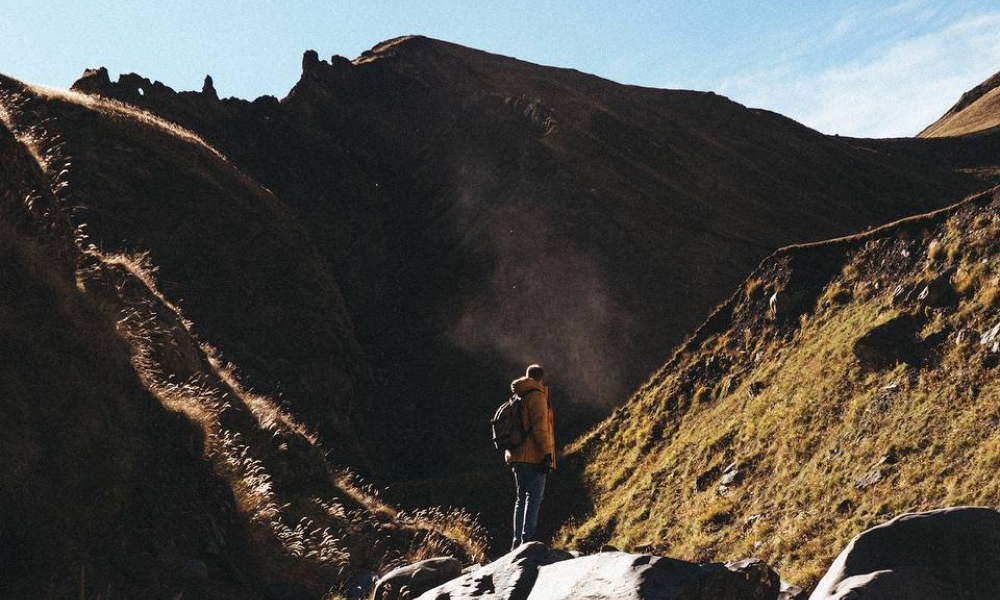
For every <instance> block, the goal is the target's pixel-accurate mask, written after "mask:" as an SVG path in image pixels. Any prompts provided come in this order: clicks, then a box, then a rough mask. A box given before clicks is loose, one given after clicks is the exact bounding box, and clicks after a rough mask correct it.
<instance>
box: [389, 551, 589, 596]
mask: <svg viewBox="0 0 1000 600" xmlns="http://www.w3.org/2000/svg"><path fill="white" fill-rule="evenodd" d="M571 558H573V555H572V554H570V553H569V552H562V551H561V550H553V549H552V548H549V547H548V546H546V545H545V544H542V543H540V542H529V543H527V544H522V545H520V546H518V547H517V549H516V550H513V551H511V552H509V553H508V554H506V555H504V556H503V557H501V558H499V559H497V560H495V561H493V562H491V563H490V564H488V565H485V566H483V567H480V568H479V569H476V570H475V571H472V572H471V573H468V574H466V575H463V576H462V577H459V578H458V579H454V580H452V581H449V582H448V583H446V584H444V585H442V586H440V587H437V588H434V589H432V590H430V591H429V592H427V593H425V594H423V595H422V596H420V598H418V600H460V599H462V598H477V599H480V600H525V599H526V598H527V597H528V594H529V593H530V592H531V589H532V586H533V585H534V584H535V579H536V578H537V577H538V571H539V568H540V567H542V566H543V565H551V564H553V563H558V562H560V561H567V560H569V559H571ZM376 598H378V596H376Z"/></svg>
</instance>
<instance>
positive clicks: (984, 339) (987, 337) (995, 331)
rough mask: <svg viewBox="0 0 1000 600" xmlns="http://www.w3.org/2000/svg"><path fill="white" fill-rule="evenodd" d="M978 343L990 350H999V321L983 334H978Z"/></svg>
mask: <svg viewBox="0 0 1000 600" xmlns="http://www.w3.org/2000/svg"><path fill="white" fill-rule="evenodd" d="M979 345H981V346H986V348H987V349H988V350H989V351H990V352H997V351H998V350H1000V323H997V324H996V325H994V326H993V327H990V328H989V329H987V330H986V332H985V333H983V335H981V336H979Z"/></svg>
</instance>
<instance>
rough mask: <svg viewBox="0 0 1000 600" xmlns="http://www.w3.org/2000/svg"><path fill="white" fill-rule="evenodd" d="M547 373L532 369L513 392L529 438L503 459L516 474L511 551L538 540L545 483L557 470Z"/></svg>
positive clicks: (511, 386) (514, 384)
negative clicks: (539, 518)
mask: <svg viewBox="0 0 1000 600" xmlns="http://www.w3.org/2000/svg"><path fill="white" fill-rule="evenodd" d="M544 377H545V371H544V370H543V369H542V367H541V366H539V365H531V366H530V367H528V369H527V371H526V372H525V376H524V377H521V378H520V379H515V380H514V381H512V382H511V384H510V389H511V391H513V392H514V393H515V394H517V395H518V396H520V397H521V399H522V402H521V424H522V425H523V426H524V430H525V431H526V432H527V436H526V437H525V440H524V442H523V443H521V445H519V446H517V447H515V448H512V449H510V450H507V452H506V453H505V454H504V458H505V459H506V461H507V464H508V465H510V466H511V469H512V470H513V471H514V484H515V485H516V486H517V501H516V503H515V504H514V543H513V545H512V546H511V549H513V548H517V547H518V546H520V545H521V544H523V543H524V542H530V541H531V540H533V539H534V537H535V527H536V526H537V525H538V510H539V509H540V508H541V506H542V498H543V497H544V496H545V479H546V477H547V476H548V473H549V471H550V470H552V469H555V468H556V436H555V427H554V412H553V410H552V401H551V400H550V399H549V387H548V386H547V385H545V383H543V379H544Z"/></svg>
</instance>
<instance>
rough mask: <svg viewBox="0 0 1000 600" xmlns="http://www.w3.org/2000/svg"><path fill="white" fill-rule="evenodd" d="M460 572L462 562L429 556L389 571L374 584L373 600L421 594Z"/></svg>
mask: <svg viewBox="0 0 1000 600" xmlns="http://www.w3.org/2000/svg"><path fill="white" fill-rule="evenodd" d="M461 574H462V563H461V562H459V561H458V560H456V559H454V558H452V557H450V556H445V557H440V558H429V559H427V560H422V561H420V562H418V563H414V564H412V565H405V566H402V567H399V568H397V569H393V570H392V571H389V572H388V573H386V574H385V575H383V576H382V577H381V578H380V579H379V580H378V582H377V583H376V584H375V594H374V599H375V600H402V599H404V598H413V597H415V596H419V595H420V594H423V593H424V592H426V591H427V590H429V589H432V588H435V587H437V586H439V585H441V584H443V583H446V582H448V581H451V580H452V579H454V578H456V577H458V576H459V575H461Z"/></svg>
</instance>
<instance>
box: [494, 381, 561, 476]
mask: <svg viewBox="0 0 1000 600" xmlns="http://www.w3.org/2000/svg"><path fill="white" fill-rule="evenodd" d="M510 389H511V391H513V392H514V393H515V394H517V395H518V396H520V397H521V398H523V404H522V408H521V423H522V424H523V425H524V429H525V431H527V432H528V435H527V437H526V439H525V440H524V443H523V444H521V445H520V446H518V447H516V448H513V449H511V450H508V451H507V452H506V453H505V459H506V461H507V464H514V463H527V464H543V463H545V462H548V463H549V464H548V466H549V467H550V468H555V466H556V450H555V445H556V443H555V411H554V410H553V409H552V402H551V401H550V400H549V388H548V386H546V385H545V384H544V383H542V382H539V381H535V380H534V379H530V378H528V377H521V378H520V379H515V380H514V381H512V382H511V384H510ZM546 457H548V461H546Z"/></svg>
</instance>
